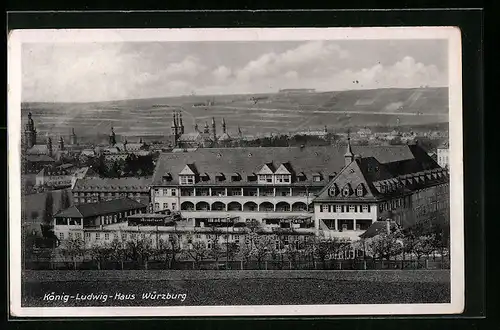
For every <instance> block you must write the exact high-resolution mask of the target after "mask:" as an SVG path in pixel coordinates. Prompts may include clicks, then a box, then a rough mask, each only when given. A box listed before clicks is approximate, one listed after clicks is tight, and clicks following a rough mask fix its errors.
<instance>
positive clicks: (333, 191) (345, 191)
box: [328, 184, 365, 197]
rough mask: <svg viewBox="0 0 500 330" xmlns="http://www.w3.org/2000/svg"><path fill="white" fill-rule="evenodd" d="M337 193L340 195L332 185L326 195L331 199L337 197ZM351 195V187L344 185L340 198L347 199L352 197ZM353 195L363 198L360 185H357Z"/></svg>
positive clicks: (363, 192) (362, 188)
mask: <svg viewBox="0 0 500 330" xmlns="http://www.w3.org/2000/svg"><path fill="white" fill-rule="evenodd" d="M339 193H340V190H339V188H338V187H337V186H336V185H333V186H331V187H330V188H329V189H328V194H329V195H330V196H332V197H334V196H337V195H338V194H339ZM352 193H353V191H352V189H351V186H350V185H349V184H346V185H345V186H344V187H343V188H342V196H344V197H349V196H351V195H352ZM355 193H356V196H358V197H363V196H364V195H365V188H364V187H363V185H362V184H359V185H358V186H357V187H356V190H355Z"/></svg>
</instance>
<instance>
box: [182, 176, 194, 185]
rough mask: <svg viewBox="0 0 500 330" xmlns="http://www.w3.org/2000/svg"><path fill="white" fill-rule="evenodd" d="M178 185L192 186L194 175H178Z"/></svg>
mask: <svg viewBox="0 0 500 330" xmlns="http://www.w3.org/2000/svg"><path fill="white" fill-rule="evenodd" d="M179 183H180V184H181V185H188V184H194V175H180V176H179Z"/></svg>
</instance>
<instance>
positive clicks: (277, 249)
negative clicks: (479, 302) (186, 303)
mask: <svg viewBox="0 0 500 330" xmlns="http://www.w3.org/2000/svg"><path fill="white" fill-rule="evenodd" d="M261 229H262V228H261V226H260V224H258V223H255V224H252V223H249V226H248V227H247V231H246V233H244V234H243V233H242V235H241V236H242V237H243V238H242V239H241V240H240V242H239V243H235V242H229V238H228V237H227V236H226V235H227V234H226V232H225V231H224V230H223V229H220V228H217V227H212V228H211V229H210V231H209V232H205V233H204V234H208V235H210V238H209V239H208V240H201V239H198V238H196V235H195V233H190V234H188V237H187V240H186V241H187V242H189V243H188V244H187V245H185V246H182V247H181V242H180V241H181V237H180V235H175V234H170V235H169V238H168V239H163V238H160V239H159V240H158V241H157V243H156V244H153V243H154V240H153V236H152V235H154V234H146V233H137V237H136V239H133V240H126V241H122V240H121V239H118V238H116V237H115V239H114V240H112V241H111V242H104V243H95V242H94V243H93V244H91V245H90V246H89V245H88V244H86V242H85V241H84V240H83V239H82V238H76V237H73V238H70V239H66V240H64V241H63V242H62V244H61V249H60V251H61V254H62V256H63V257H64V258H65V260H66V261H68V260H69V261H71V262H72V263H73V267H74V268H75V269H76V268H77V267H78V263H79V262H81V261H83V260H85V259H87V260H88V259H90V260H92V261H93V262H94V263H95V264H96V266H97V268H98V269H101V266H102V265H103V264H104V263H108V262H115V263H118V264H120V265H121V269H123V268H124V263H126V262H132V263H135V264H136V265H138V266H139V267H142V268H143V269H148V264H149V262H150V261H152V260H154V261H155V262H159V261H160V262H163V264H164V266H163V268H165V269H176V267H177V264H178V262H180V261H191V262H192V263H193V268H194V269H200V267H201V265H202V264H203V262H210V263H213V265H214V266H216V267H218V265H219V263H220V264H222V265H224V264H225V262H233V261H239V262H240V263H241V269H244V268H245V264H248V263H251V262H253V263H256V264H257V266H258V268H259V269H263V268H264V265H265V264H266V263H267V262H272V263H273V265H275V266H276V267H277V269H286V268H289V269H299V268H300V267H301V265H304V264H305V263H309V264H314V268H316V265H317V264H318V265H319V266H320V267H321V268H323V269H327V262H328V261H331V260H334V261H335V260H342V259H353V258H354V259H364V260H366V259H369V260H387V261H390V260H400V261H403V262H404V261H405V260H415V261H417V262H419V261H421V260H422V259H423V258H424V257H427V258H428V257H429V256H431V254H433V253H436V252H438V253H439V255H440V256H441V258H443V256H445V255H447V254H448V253H449V231H448V229H447V224H445V223H442V224H429V223H423V222H422V223H418V224H417V225H415V226H414V227H412V228H408V229H405V230H402V229H394V230H392V231H390V232H384V233H381V234H379V235H376V236H374V237H371V238H367V239H361V240H358V241H354V242H352V241H348V240H344V239H340V238H336V237H331V238H326V237H322V236H321V235H320V236H314V235H311V236H304V235H290V234H289V233H274V234H263V233H262V230H261ZM224 241H226V242H224ZM354 251H363V253H362V254H360V255H358V254H355V255H352V253H354Z"/></svg>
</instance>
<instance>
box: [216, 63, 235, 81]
mask: <svg viewBox="0 0 500 330" xmlns="http://www.w3.org/2000/svg"><path fill="white" fill-rule="evenodd" d="M231 73H232V72H231V69H229V68H228V67H226V66H224V65H221V66H219V67H217V69H215V70H213V71H212V75H213V76H214V78H215V80H216V81H217V82H224V81H226V80H227V79H228V78H229V77H230V76H231Z"/></svg>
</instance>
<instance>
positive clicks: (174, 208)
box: [155, 203, 177, 211]
mask: <svg viewBox="0 0 500 330" xmlns="http://www.w3.org/2000/svg"><path fill="white" fill-rule="evenodd" d="M158 210H160V203H155V211H158ZM162 210H171V211H176V210H177V203H172V207H171V208H169V207H168V203H163V208H162Z"/></svg>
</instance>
